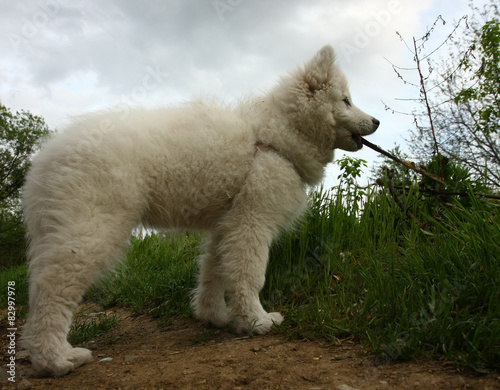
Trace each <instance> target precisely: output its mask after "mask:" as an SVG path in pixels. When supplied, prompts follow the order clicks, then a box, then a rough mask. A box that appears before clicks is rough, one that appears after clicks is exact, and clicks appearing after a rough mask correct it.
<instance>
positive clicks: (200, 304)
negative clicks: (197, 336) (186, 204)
mask: <svg viewBox="0 0 500 390" xmlns="http://www.w3.org/2000/svg"><path fill="white" fill-rule="evenodd" d="M217 241H218V240H217V239H216V238H215V237H212V236H211V235H209V237H207V240H206V244H205V254H204V255H202V256H201V257H200V261H199V262H200V273H199V275H198V286H197V287H196V289H195V290H194V297H193V302H192V305H193V309H194V312H195V316H196V318H198V319H200V320H202V321H207V322H210V323H212V324H214V325H215V326H223V325H224V324H226V323H227V322H228V321H229V315H228V308H227V305H226V301H225V298H224V292H225V286H224V280H223V278H222V277H221V271H222V270H221V258H220V256H219V255H218V253H217Z"/></svg>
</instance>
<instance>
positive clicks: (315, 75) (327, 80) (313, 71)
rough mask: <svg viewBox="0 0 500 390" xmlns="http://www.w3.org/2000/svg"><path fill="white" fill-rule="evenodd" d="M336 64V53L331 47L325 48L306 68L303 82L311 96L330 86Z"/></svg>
mask: <svg viewBox="0 0 500 390" xmlns="http://www.w3.org/2000/svg"><path fill="white" fill-rule="evenodd" d="M334 63H335V52H334V51H333V48H332V47H331V46H329V45H327V46H324V47H323V48H322V49H321V50H320V51H318V52H317V53H316V55H315V56H314V57H313V58H312V59H311V60H310V61H309V62H308V63H306V65H305V66H304V69H303V75H302V76H303V81H304V82H305V84H306V86H307V89H308V91H307V92H309V93H310V94H312V95H314V94H315V93H316V92H317V91H319V90H321V89H324V88H325V87H326V86H328V85H330V84H331V82H332V77H333V67H334Z"/></svg>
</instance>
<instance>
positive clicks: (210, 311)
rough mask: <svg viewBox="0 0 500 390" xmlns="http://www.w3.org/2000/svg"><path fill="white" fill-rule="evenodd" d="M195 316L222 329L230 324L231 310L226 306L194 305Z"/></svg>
mask: <svg viewBox="0 0 500 390" xmlns="http://www.w3.org/2000/svg"><path fill="white" fill-rule="evenodd" d="M194 315H195V317H196V318H197V319H199V320H201V321H204V322H209V323H211V324H212V325H215V326H217V327H219V328H220V327H222V326H224V325H226V324H227V323H228V322H229V310H228V308H227V307H226V305H225V304H224V305H218V306H217V305H207V306H200V305H194Z"/></svg>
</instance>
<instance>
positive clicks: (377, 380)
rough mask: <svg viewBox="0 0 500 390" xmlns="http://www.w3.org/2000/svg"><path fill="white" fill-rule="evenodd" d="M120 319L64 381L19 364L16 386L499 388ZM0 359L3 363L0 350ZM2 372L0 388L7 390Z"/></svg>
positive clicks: (312, 349) (344, 350) (436, 365)
mask: <svg viewBox="0 0 500 390" xmlns="http://www.w3.org/2000/svg"><path fill="white" fill-rule="evenodd" d="M118 315H119V317H120V318H121V320H120V323H119V326H118V327H117V328H116V329H114V330H113V331H111V332H109V333H108V334H106V335H104V336H101V337H99V338H98V339H97V340H96V341H94V342H90V343H86V344H85V345H84V346H85V347H87V348H90V349H92V350H93V351H94V356H95V359H94V361H93V362H92V363H90V364H88V365H86V366H83V367H81V368H79V369H77V370H76V371H75V372H74V373H72V374H70V375H68V376H66V377H63V378H57V379H54V378H33V377H31V376H30V375H29V371H30V364H29V363H28V361H26V360H25V359H20V361H19V362H18V363H17V370H18V372H20V373H21V378H20V377H19V376H18V377H17V388H19V389H79V390H80V389H92V390H95V389H310V390H313V389H339V390H352V389H360V390H361V389H402V390H405V389H426V390H434V389H446V390H450V389H491V390H493V389H500V372H497V373H490V374H489V375H487V376H481V377H478V376H475V375H473V374H471V373H463V372H462V373H461V372H459V371H457V369H456V368H454V367H453V366H451V365H449V364H444V363H440V362H435V361H419V362H412V363H400V364H391V365H381V364H380V362H379V361H378V359H377V358H375V357H373V356H370V355H367V354H366V353H365V352H364V351H363V349H362V347H361V346H359V345H357V344H354V343H352V342H350V341H343V342H341V343H339V344H333V343H329V342H318V341H316V342H306V341H300V342H298V341H288V340H285V339H283V338H282V337H281V336H276V335H268V336H258V337H250V338H240V337H235V336H234V335H233V334H230V333H227V332H225V331H223V330H215V331H213V332H212V331H208V332H207V330H206V329H207V328H206V327H205V326H204V325H203V324H200V323H199V322H197V321H194V320H182V319H179V320H175V321H174V322H173V323H172V324H170V325H168V326H164V327H159V326H158V324H157V322H156V321H155V320H152V319H151V318H149V317H146V316H135V315H132V314H130V313H128V312H126V311H125V310H121V309H120V310H118ZM2 325H4V324H2ZM2 328H4V326H2ZM2 351H6V347H5V346H4V340H2ZM2 357H3V361H4V364H5V362H6V353H5V352H3V353H2ZM109 358H111V359H112V360H110V359H109ZM103 359H104V361H103ZM4 367H5V365H3V367H2V371H1V372H0V379H1V382H0V384H1V385H2V386H3V387H2V388H12V389H13V388H15V386H12V385H10V383H8V382H7V381H6V377H5V376H6V372H5V371H6V370H5V368H4ZM6 383H7V385H6Z"/></svg>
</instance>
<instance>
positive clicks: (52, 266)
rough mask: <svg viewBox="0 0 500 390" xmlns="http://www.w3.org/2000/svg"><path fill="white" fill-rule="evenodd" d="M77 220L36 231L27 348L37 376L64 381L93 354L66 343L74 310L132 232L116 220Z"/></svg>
mask: <svg viewBox="0 0 500 390" xmlns="http://www.w3.org/2000/svg"><path fill="white" fill-rule="evenodd" d="M76 220H77V221H82V222H77V223H76V222H75V223H73V224H69V223H68V224H61V225H52V226H56V227H55V228H54V227H53V228H52V229H51V231H48V232H46V233H45V234H42V233H40V232H39V231H38V232H36V231H35V232H33V231H31V233H32V240H31V248H30V257H31V262H30V286H29V296H30V297H29V306H30V312H29V316H28V319H27V322H26V325H25V326H24V329H23V332H22V344H23V346H24V347H25V348H26V350H27V351H28V354H29V355H30V359H31V362H32V365H33V368H34V369H35V371H36V373H37V375H53V376H62V375H65V374H67V373H69V372H71V371H73V370H74V369H75V368H76V367H78V366H81V365H83V364H85V363H87V362H89V361H91V360H92V354H91V352H90V351H89V350H87V349H84V348H73V347H72V346H71V345H70V344H69V343H68V342H67V339H66V338H67V334H68V331H69V328H70V325H71V320H72V317H73V310H74V309H75V308H76V306H77V305H78V303H79V302H80V300H81V298H82V295H83V294H84V292H85V290H86V289H87V287H88V286H89V285H90V284H91V283H92V282H93V281H94V280H95V279H96V277H97V276H99V275H100V274H101V272H102V271H103V270H104V269H105V268H106V267H108V266H109V265H110V263H111V262H112V260H113V259H116V258H118V257H119V254H120V252H121V249H122V247H123V246H124V245H125V243H126V240H127V238H128V235H129V232H130V230H128V229H126V228H124V227H125V225H126V224H125V221H124V219H123V218H116V216H115V217H114V218H113V217H111V216H109V217H107V218H106V217H104V218H103V215H102V214H100V215H99V217H98V218H94V220H89V219H87V220H85V219H76ZM127 230H128V231H127Z"/></svg>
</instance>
